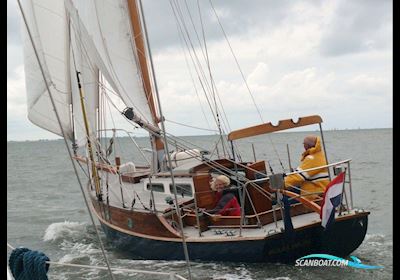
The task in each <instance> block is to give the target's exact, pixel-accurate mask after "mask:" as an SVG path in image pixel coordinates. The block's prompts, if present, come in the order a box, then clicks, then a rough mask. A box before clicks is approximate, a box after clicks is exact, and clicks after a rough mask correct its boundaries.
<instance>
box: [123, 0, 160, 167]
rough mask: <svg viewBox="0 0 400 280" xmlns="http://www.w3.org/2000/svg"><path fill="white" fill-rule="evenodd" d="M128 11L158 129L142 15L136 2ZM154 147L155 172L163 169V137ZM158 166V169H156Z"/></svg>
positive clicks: (131, 0) (155, 140)
mask: <svg viewBox="0 0 400 280" xmlns="http://www.w3.org/2000/svg"><path fill="white" fill-rule="evenodd" d="M127 2H128V10H129V14H130V19H131V25H132V31H133V34H132V35H133V40H134V41H135V46H136V50H137V58H138V60H139V70H140V72H141V74H142V81H143V88H144V92H145V94H146V98H147V102H148V104H149V108H150V112H151V115H152V119H153V123H154V125H155V126H157V127H158V123H159V122H160V120H159V118H158V117H157V113H156V108H155V104H154V97H153V93H152V87H151V80H150V74H149V70H148V64H147V58H146V49H145V43H144V32H143V31H142V30H143V29H142V26H141V23H140V14H139V10H138V7H137V4H136V0H128V1H127ZM152 145H153V150H154V148H155V150H156V151H157V154H156V156H155V158H154V159H153V167H154V169H155V170H157V169H160V168H161V167H162V161H163V158H164V154H165V152H164V143H163V141H162V139H161V137H158V136H154V135H153V136H152ZM157 165H158V168H156V167H157Z"/></svg>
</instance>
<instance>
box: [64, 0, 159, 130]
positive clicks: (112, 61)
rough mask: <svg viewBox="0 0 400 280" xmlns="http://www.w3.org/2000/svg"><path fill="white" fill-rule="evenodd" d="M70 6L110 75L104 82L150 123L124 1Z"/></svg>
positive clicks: (92, 0) (98, 0)
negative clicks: (75, 12)
mask: <svg viewBox="0 0 400 280" xmlns="http://www.w3.org/2000/svg"><path fill="white" fill-rule="evenodd" d="M66 2H68V0H67V1H66ZM73 4H74V6H75V8H76V9H77V11H78V15H79V19H80V20H81V21H82V22H83V25H84V26H85V28H86V30H87V32H88V33H89V35H90V38H91V40H92V41H93V43H94V46H95V47H96V51H97V52H98V53H99V55H100V57H101V60H102V61H103V62H104V66H105V67H106V69H107V71H106V72H107V73H108V74H109V77H107V76H106V77H105V78H106V79H107V81H108V82H109V83H110V84H111V85H112V87H113V89H114V91H115V92H117V93H118V95H119V96H120V97H121V98H122V100H123V101H124V103H125V104H126V105H127V106H128V107H133V108H134V110H135V112H136V113H138V114H139V115H140V117H141V118H142V119H144V120H146V121H147V122H149V123H152V116H151V112H150V108H149V103H148V100H147V98H146V94H145V92H144V88H143V82H142V78H141V72H140V70H139V67H138V64H137V58H136V47H135V44H134V41H133V36H132V30H131V23H130V15H129V11H128V7H127V1H126V0H114V1H107V0H87V1H73ZM100 70H101V71H102V69H100ZM103 71H105V70H104V69H103ZM103 71H102V72H103Z"/></svg>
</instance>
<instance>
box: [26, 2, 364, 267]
mask: <svg viewBox="0 0 400 280" xmlns="http://www.w3.org/2000/svg"><path fill="white" fill-rule="evenodd" d="M23 10H24V13H25V20H26V21H25V23H26V28H25V40H24V56H25V75H26V88H27V96H28V117H29V119H30V121H31V122H32V123H34V124H36V125H37V126H39V127H41V128H43V129H46V130H48V131H51V132H53V133H55V134H57V135H60V136H62V137H63V138H65V139H66V140H67V141H69V142H68V143H70V149H71V150H72V152H73V154H74V155H73V158H74V160H75V161H76V163H77V164H79V165H81V167H82V169H83V170H85V171H86V172H85V174H86V175H87V177H88V184H87V196H88V197H89V198H90V202H91V208H92V211H93V213H94V214H95V216H96V217H97V219H98V220H99V222H100V224H101V227H102V229H103V231H104V232H105V234H106V236H107V238H108V239H109V240H110V242H112V243H113V244H115V245H116V247H117V248H118V249H120V250H121V251H123V252H124V253H125V254H127V255H130V256H131V257H132V258H144V259H160V260H180V259H185V258H188V257H190V259H193V260H204V261H240V262H277V261H279V262H291V261H293V260H295V259H297V258H299V257H302V256H304V255H307V254H312V253H326V254H332V255H336V256H347V255H349V254H350V253H351V252H353V251H354V250H355V249H356V248H358V246H359V245H360V244H361V243H362V241H363V239H364V237H365V234H366V231H367V225H368V215H369V212H368V211H364V210H360V209H355V208H354V207H353V197H352V189H351V173H350V160H343V161H340V162H335V163H330V164H326V165H324V166H320V168H324V167H325V168H328V169H329V173H330V176H331V178H332V176H333V175H334V174H338V173H337V172H338V171H343V170H346V179H345V185H344V189H343V193H342V195H343V197H344V198H345V199H342V201H341V202H340V206H339V207H338V209H337V211H336V213H335V216H334V219H335V223H334V224H333V225H332V226H331V227H330V228H329V229H324V228H323V227H322V226H321V218H320V211H321V199H319V200H318V199H317V200H315V201H313V200H310V199H309V198H307V196H303V195H297V194H294V193H292V192H290V191H288V190H285V189H284V188H283V186H282V178H283V176H285V175H289V174H294V173H300V172H299V171H293V172H286V174H282V173H281V174H273V173H272V172H267V163H268V162H266V161H265V160H256V159H255V158H254V160H242V159H241V157H240V153H239V150H238V149H237V145H238V144H237V142H236V140H239V139H243V138H247V137H253V136H256V135H263V134H269V133H273V132H277V131H283V130H287V129H293V128H298V127H302V126H306V125H319V128H320V133H321V139H322V146H323V147H324V149H325V143H324V140H323V131H322V126H321V123H322V118H321V117H320V116H318V115H313V116H305V117H301V118H299V119H298V121H296V122H295V121H293V120H292V119H286V120H281V121H280V122H279V123H278V125H273V124H271V123H262V124H260V125H256V126H251V127H246V128H242V129H238V130H233V131H230V132H229V133H228V134H227V135H224V134H223V133H222V129H220V128H221V126H220V122H219V119H218V113H217V112H218V111H217V107H218V106H217V102H216V101H215V104H214V112H213V113H214V114H215V115H216V116H217V118H216V121H217V124H218V128H219V132H220V133H219V136H220V137H218V143H216V145H215V149H214V152H210V151H205V150H202V149H199V148H198V147H196V146H195V145H192V146H191V145H189V144H188V143H187V142H185V141H180V140H179V138H174V137H173V136H171V135H169V134H168V133H166V130H165V126H164V120H165V118H164V116H163V114H162V106H161V102H160V98H159V95H158V89H157V82H156V77H155V75H154V69H153V62H152V57H151V52H150V46H149V42H148V38H147V33H146V24H145V18H144V15H143V11H142V6H141V2H140V0H139V1H137V0H127V1H125V0H118V1H105V0H96V1H94V0H93V1H77V0H76V1H75V0H65V1H45V0H29V1H26V2H25V3H24V5H23ZM212 87H213V86H212V82H211V86H210V88H212ZM114 97H117V98H119V99H120V100H121V102H122V103H123V104H124V106H123V107H119V108H117V109H118V111H119V112H120V113H121V114H122V115H123V116H124V118H125V119H126V120H128V121H129V122H130V123H131V124H132V125H133V126H135V127H140V128H141V129H143V130H145V131H146V132H147V133H148V134H149V139H150V143H151V159H150V160H148V161H147V162H145V163H144V164H142V165H138V164H135V163H134V162H133V159H132V161H126V162H121V157H120V156H117V155H116V153H115V145H116V144H115V142H116V141H118V137H116V132H117V131H118V128H117V127H113V128H111V129H109V130H108V128H107V127H105V123H107V122H106V118H107V115H106V111H107V110H106V109H107V106H106V105H105V104H110V103H112V105H114V107H118V106H117V105H115V104H114V103H113V101H112V100H113V98H114ZM214 97H215V96H214ZM107 131H112V137H108V136H107V135H108V134H107V133H106V132H107ZM130 139H131V140H132V142H133V144H135V145H136V142H135V141H134V139H133V138H132V137H130ZM172 143H174V144H175V145H176V146H177V147H179V149H177V150H176V151H173V152H172V151H171V152H170V150H169V145H171V144H172ZM229 146H230V147H229ZM136 147H137V148H138V149H140V147H139V146H138V145H136ZM218 147H219V149H220V151H218ZM221 150H222V152H221ZM140 151H141V154H142V155H143V157H144V158H145V159H146V156H145V155H144V153H145V152H144V151H143V150H140ZM215 151H217V153H215ZM325 154H326V153H325ZM327 162H328V161H327ZM304 171H306V170H303V172H304ZM221 174H222V175H225V176H227V177H229V179H230V181H231V182H232V185H231V189H232V190H233V191H235V195H236V196H237V198H238V201H239V202H240V209H241V215H239V216H219V215H216V214H212V213H210V211H207V210H208V209H211V208H213V204H214V199H215V193H214V192H213V191H212V190H211V189H210V184H209V182H210V181H211V180H212V179H213V178H215V177H216V176H218V175H221ZM282 194H284V195H286V196H290V197H292V198H293V200H294V201H295V202H296V203H293V204H291V205H290V206H287V205H286V206H284V205H283V204H282V203H281V200H280V197H281V195H282ZM284 213H286V216H287V214H289V216H288V218H289V219H290V220H291V222H290V223H288V221H287V219H286V218H285V214H284ZM290 225H291V226H290ZM182 245H183V250H182Z"/></svg>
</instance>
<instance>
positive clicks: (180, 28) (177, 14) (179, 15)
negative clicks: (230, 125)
mask: <svg viewBox="0 0 400 280" xmlns="http://www.w3.org/2000/svg"><path fill="white" fill-rule="evenodd" d="M170 5H171V8H172V11H173V13H174V16H175V19H176V22H177V27H178V31H180V34H181V35H182V38H183V40H184V42H185V44H186V47H187V49H188V52H189V55H190V58H191V60H192V63H193V65H194V68H195V70H196V72H197V76H198V79H199V83H200V85H201V86H202V89H203V93H204V95H205V97H206V100H207V103H208V105H209V108H210V111H211V113H212V115H213V117H214V121H215V123H216V124H217V127H218V118H217V116H216V112H214V109H213V106H212V105H211V101H210V99H211V97H209V96H208V94H207V90H206V89H205V87H204V85H205V86H206V87H207V89H208V92H212V89H210V85H209V83H208V79H207V78H206V75H205V73H204V71H203V69H202V66H201V62H200V60H199V58H198V55H197V53H196V50H195V47H194V45H193V43H192V40H191V39H190V35H189V32H188V28H187V26H186V23H185V19H184V16H183V13H182V10H181V9H180V7H179V4H178V3H177V2H174V4H173V2H172V1H171V0H170ZM174 5H175V8H174ZM179 19H180V20H179ZM184 31H185V32H184ZM178 33H179V32H178ZM185 35H186V36H185ZM186 38H187V39H186ZM189 44H190V46H189ZM199 44H200V45H201V43H200V40H199ZM190 50H192V51H190ZM192 52H193V55H192ZM203 53H204V52H203ZM196 65H197V67H196ZM202 79H203V80H202ZM210 95H211V94H210ZM215 109H217V108H215ZM222 121H223V123H224V124H225V121H224V119H222ZM225 127H226V125H225ZM219 131H221V133H220V135H222V132H223V131H224V130H223V129H221V127H219ZM222 145H223V142H222ZM228 154H229V150H228Z"/></svg>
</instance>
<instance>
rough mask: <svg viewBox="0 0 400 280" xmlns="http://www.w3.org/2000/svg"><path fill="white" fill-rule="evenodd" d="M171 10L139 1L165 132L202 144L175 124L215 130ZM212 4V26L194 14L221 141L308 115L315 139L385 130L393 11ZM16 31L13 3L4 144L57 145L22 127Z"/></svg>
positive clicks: (164, 3) (342, 5) (193, 7)
mask: <svg viewBox="0 0 400 280" xmlns="http://www.w3.org/2000/svg"><path fill="white" fill-rule="evenodd" d="M175 1H176V0H174V1H172V2H175ZM172 2H170V1H169V0H160V1H149V0H143V6H144V14H145V18H146V24H147V29H148V36H149V40H150V47H151V50H152V56H153V60H154V66H155V76H156V79H157V85H158V89H159V93H160V99H161V104H162V110H163V114H164V117H165V118H166V120H167V121H166V128H167V131H168V132H170V133H172V134H175V135H178V136H179V135H199V134H207V133H210V132H209V131H206V130H196V129H193V128H190V127H187V126H181V125H177V124H175V123H174V122H178V123H182V124H186V125H190V126H194V127H200V128H205V129H215V124H214V123H213V122H212V117H211V114H210V111H209V109H208V105H207V102H206V100H205V97H204V94H202V91H201V87H200V86H199V84H198V82H196V81H198V78H197V75H196V73H195V72H194V70H193V68H191V70H190V71H191V72H189V70H188V68H187V64H186V61H185V53H186V57H187V59H189V56H188V53H187V49H185V47H184V46H183V45H182V43H181V42H182V41H181V39H180V35H179V31H178V28H177V23H176V18H175V17H174V13H173V10H172V8H171V3H172ZM178 2H179V4H180V8H181V11H182V13H183V14H184V17H185V18H186V21H187V23H188V28H189V29H190V30H191V36H192V37H191V38H192V42H193V44H194V46H195V48H196V50H197V52H198V54H201V51H200V47H199V43H198V41H197V38H196V33H195V31H194V29H193V28H192V26H191V25H190V21H189V17H188V12H187V10H189V11H190V15H191V16H192V20H193V23H194V25H195V27H196V31H197V32H198V34H199V36H200V39H201V40H203V37H202V36H203V35H202V28H201V24H200V23H201V22H200V17H199V10H198V6H197V1H194V0H187V1H182V0H180V1H178ZM211 3H212V5H213V7H214V8H215V11H216V13H217V14H218V18H216V16H215V14H214V11H213V9H212V6H211V5H210V1H209V0H203V1H199V6H200V11H201V16H202V18H201V19H202V23H203V29H204V37H205V39H206V44H207V53H208V57H209V61H210V69H211V73H212V75H213V78H214V81H215V85H216V89H217V92H218V95H219V98H220V99H221V100H222V104H223V107H224V112H222V113H224V115H226V117H227V119H228V121H227V122H226V128H227V129H226V130H227V132H229V131H231V130H235V129H240V128H243V127H246V126H252V125H257V124H260V123H262V122H272V123H273V124H276V123H277V122H278V120H280V119H289V118H294V119H297V118H298V117H301V116H307V115H315V114H318V115H320V116H321V117H322V119H323V124H322V126H323V128H324V129H358V128H388V127H392V125H393V124H392V114H393V104H392V103H393V64H392V61H393V17H392V14H393V4H392V1H385V0H383V1H376V0H352V1H346V0H335V1H333V0H326V1H300V0H298V1H273V0H271V1H269V0H252V1H245V0H212V2H211ZM185 4H187V8H188V9H186V5H185ZM219 22H220V23H221V25H222V27H223V31H224V32H225V34H226V35H227V38H228V41H227V40H226V39H225V36H224V33H223V31H222V29H221V27H220V25H219ZM21 23H22V20H21V14H20V11H19V10H18V6H17V1H14V0H7V140H9V141H10V140H16V141H22V140H37V139H57V138H59V136H57V135H55V134H52V133H50V132H47V131H45V130H43V129H41V128H39V127H37V126H35V125H33V124H32V123H31V122H30V121H29V120H28V118H27V106H26V93H25V81H24V66H23V52H22V44H21V37H20V29H21ZM228 42H229V44H230V46H231V48H232V50H233V53H234V54H235V57H236V59H237V61H238V64H239V65H240V70H239V68H238V67H237V65H236V62H235V57H234V56H233V55H232V53H231V50H230V46H229V44H228ZM203 50H204V49H203ZM189 63H190V59H189ZM206 68H207V67H205V70H207V69H206ZM190 74H191V75H192V76H191V75H190ZM242 74H243V76H244V78H245V80H246V82H247V85H246V83H244V81H243V78H242ZM192 77H193V80H194V81H195V82H193V80H192ZM194 84H195V85H194ZM247 87H248V88H247ZM196 90H197V94H196ZM249 90H250V92H251V94H252V96H251V95H250V94H249ZM253 99H254V102H255V103H256V104H257V107H258V110H259V111H260V113H261V117H260V115H259V113H258V111H257V108H256V107H255V105H254V102H253ZM222 113H221V114H222Z"/></svg>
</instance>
